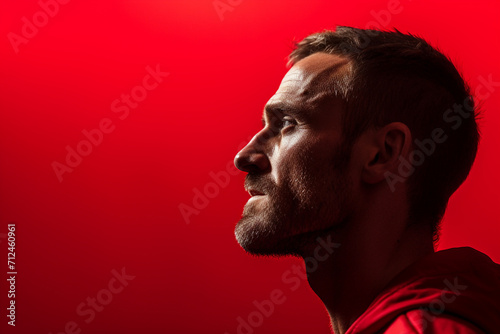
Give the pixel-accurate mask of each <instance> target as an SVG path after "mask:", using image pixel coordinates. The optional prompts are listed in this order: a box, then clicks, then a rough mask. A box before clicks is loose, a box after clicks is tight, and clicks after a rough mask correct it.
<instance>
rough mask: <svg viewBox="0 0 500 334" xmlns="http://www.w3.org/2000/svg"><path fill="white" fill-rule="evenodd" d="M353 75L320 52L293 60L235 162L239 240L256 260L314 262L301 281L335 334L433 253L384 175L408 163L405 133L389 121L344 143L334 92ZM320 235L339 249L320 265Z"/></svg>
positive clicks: (341, 61) (339, 60)
mask: <svg viewBox="0 0 500 334" xmlns="http://www.w3.org/2000/svg"><path fill="white" fill-rule="evenodd" d="M350 71H351V64H350V62H349V61H348V60H347V59H345V58H343V57H340V56H336V55H330V54H325V53H315V54H313V55H310V56H309V57H306V58H304V59H302V60H301V61H299V62H297V63H296V64H295V65H294V66H293V67H292V68H291V69H290V71H289V72H288V73H287V74H286V75H285V77H284V78H283V81H282V82H281V85H280V86H279V88H278V91H277V92H276V93H275V94H274V95H273V96H272V97H271V99H270V100H269V101H268V103H267V104H266V107H265V108H264V115H263V123H264V127H263V129H262V130H261V131H260V132H258V133H257V134H256V135H255V136H254V137H253V139H252V140H251V141H250V142H249V143H248V144H247V146H245V147H244V148H243V149H242V150H241V151H240V152H239V153H238V154H237V155H236V158H235V165H236V167H237V168H239V169H240V170H242V171H244V172H247V173H248V175H247V177H246V180H245V188H246V189H247V190H248V191H249V193H250V195H251V196H252V197H251V199H250V200H249V201H248V202H247V204H246V205H245V208H244V210H243V215H242V218H241V220H240V221H239V222H238V224H237V225H236V228H235V236H236V239H237V240H238V242H239V243H240V245H241V246H242V247H243V248H244V249H245V250H246V251H247V252H249V253H251V254H254V255H270V256H275V255H297V256H300V257H303V258H304V259H307V258H315V259H316V263H317V265H316V266H309V267H308V266H307V265H306V270H307V274H308V281H309V284H310V286H311V288H312V289H313V291H314V292H315V293H316V294H317V295H318V296H319V297H320V299H321V300H322V301H323V303H324V304H325V306H326V308H327V310H328V312H329V314H330V318H331V322H332V328H333V330H334V331H335V333H336V334H337V333H344V332H345V331H346V330H347V329H348V328H349V326H350V325H351V324H352V323H353V322H354V321H355V320H356V318H358V317H359V316H360V315H361V314H362V313H363V311H364V310H365V309H366V308H367V307H368V305H369V304H370V302H371V301H372V300H373V299H374V298H375V297H376V296H377V294H378V293H380V292H381V290H382V289H383V288H384V286H385V285H386V284H387V283H388V282H389V281H390V280H391V279H392V278H393V277H394V276H395V275H396V274H398V273H399V272H400V271H401V270H403V269H404V268H406V267H407V266H408V265H410V264H411V263H413V262H414V261H415V260H417V259H418V258H420V257H422V256H424V255H426V254H428V253H430V252H433V251H434V250H433V244H432V233H431V231H430V229H428V228H426V227H424V226H425V225H424V224H413V225H409V224H408V223H407V221H408V217H407V216H408V203H407V197H406V186H405V185H403V186H402V187H398V189H396V191H394V192H393V191H391V190H390V189H389V186H388V184H387V183H386V181H385V177H384V174H385V173H386V172H387V171H390V172H391V173H394V174H397V168H398V166H399V163H400V162H399V161H400V160H399V159H398V157H400V156H402V157H404V158H406V159H408V155H409V153H410V150H411V141H412V138H411V133H410V130H409V129H408V127H407V126H406V125H405V124H402V123H398V122H395V123H390V124H387V125H386V126H384V127H382V128H377V129H374V128H372V129H369V130H367V131H366V132H365V133H363V134H362V135H361V136H360V137H359V138H358V139H357V140H356V141H355V142H354V143H352V145H347V144H346V143H345V142H344V141H343V137H342V127H341V117H342V108H343V104H342V99H341V98H340V96H341V95H342V91H343V89H345V87H344V86H343V85H344V84H345V82H347V81H348V76H349V74H350ZM318 238H321V240H328V242H329V243H335V244H336V245H339V246H338V247H336V249H335V251H333V252H332V253H331V254H329V253H328V254H329V255H328V256H326V257H325V256H323V255H322V256H321V259H320V258H318V252H317V249H318V247H319V245H321V243H318V240H320V239H318ZM322 254H323V253H322ZM306 264H307V261H306Z"/></svg>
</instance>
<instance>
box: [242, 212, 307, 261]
mask: <svg viewBox="0 0 500 334" xmlns="http://www.w3.org/2000/svg"><path fill="white" fill-rule="evenodd" d="M283 221H286V222H287V223H286V224H283ZM279 222H280V224H277V223H276V221H274V222H273V221H272V220H271V221H270V220H264V219H259V218H258V217H256V216H243V218H241V220H240V221H239V222H238V224H237V225H236V228H235V231H234V234H235V237H236V240H237V241H238V243H239V244H240V246H241V247H242V248H243V249H244V250H245V251H246V252H247V253H249V254H252V255H257V256H277V257H280V256H301V254H303V250H304V249H306V245H308V244H309V242H310V233H300V234H295V235H294V234H291V233H290V232H291V231H290V230H291V228H290V226H291V225H289V224H288V223H292V222H291V221H289V220H283V219H282V220H279ZM313 240H314V239H313Z"/></svg>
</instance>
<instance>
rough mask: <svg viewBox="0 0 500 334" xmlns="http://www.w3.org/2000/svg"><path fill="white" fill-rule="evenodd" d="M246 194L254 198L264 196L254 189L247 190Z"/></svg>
mask: <svg viewBox="0 0 500 334" xmlns="http://www.w3.org/2000/svg"><path fill="white" fill-rule="evenodd" d="M248 193H249V194H250V196H252V197H254V196H262V195H264V193H262V192H260V191H258V190H255V189H248Z"/></svg>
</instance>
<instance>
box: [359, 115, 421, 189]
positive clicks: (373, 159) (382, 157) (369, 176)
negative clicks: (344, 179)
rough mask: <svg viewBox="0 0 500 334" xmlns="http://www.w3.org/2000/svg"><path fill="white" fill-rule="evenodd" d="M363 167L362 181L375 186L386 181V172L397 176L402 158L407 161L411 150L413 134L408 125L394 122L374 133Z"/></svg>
mask: <svg viewBox="0 0 500 334" xmlns="http://www.w3.org/2000/svg"><path fill="white" fill-rule="evenodd" d="M371 137H372V138H371V140H370V142H371V144H370V145H369V146H368V148H367V150H368V155H367V156H366V157H367V159H366V161H365V162H364V165H363V171H362V180H363V181H364V182H366V183H369V184H375V183H378V182H380V181H383V180H385V174H386V172H391V173H394V174H397V170H398V166H399V164H400V162H401V161H400V158H399V157H403V158H405V159H406V157H408V154H409V153H410V149H411V142H412V137H411V132H410V129H409V128H408V126H406V124H404V123H401V122H393V123H389V124H387V125H385V126H384V127H382V128H380V129H378V130H376V131H374V132H373V133H372V135H371Z"/></svg>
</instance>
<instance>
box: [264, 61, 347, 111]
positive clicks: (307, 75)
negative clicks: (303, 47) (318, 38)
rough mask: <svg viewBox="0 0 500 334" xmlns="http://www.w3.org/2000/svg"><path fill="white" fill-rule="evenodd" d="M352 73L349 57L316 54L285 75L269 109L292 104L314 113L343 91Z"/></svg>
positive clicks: (271, 100) (268, 105) (300, 62)
mask: <svg viewBox="0 0 500 334" xmlns="http://www.w3.org/2000/svg"><path fill="white" fill-rule="evenodd" d="M349 70H350V62H349V60H348V59H347V58H344V57H341V56H337V55H331V54H326V53H315V54H312V55H310V56H308V57H306V58H304V59H302V60H300V61H298V62H297V63H296V64H295V65H294V66H293V67H292V68H291V69H290V70H289V71H288V72H287V73H286V75H285V76H284V78H283V80H282V81H281V84H280V86H279V88H278V90H277V92H276V93H275V94H274V95H273V96H272V97H271V99H270V100H269V101H268V103H267V106H266V108H267V107H270V108H272V106H275V105H284V104H287V105H290V107H291V108H294V109H302V110H308V109H309V110H315V109H316V108H318V107H319V105H321V104H322V103H323V102H325V100H329V99H332V98H335V97H336V95H338V94H337V93H338V92H339V91H341V90H342V87H341V86H342V83H343V82H345V80H343V78H344V77H345V75H346V74H347V73H349Z"/></svg>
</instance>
